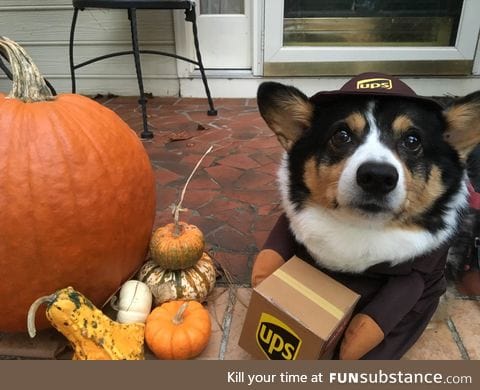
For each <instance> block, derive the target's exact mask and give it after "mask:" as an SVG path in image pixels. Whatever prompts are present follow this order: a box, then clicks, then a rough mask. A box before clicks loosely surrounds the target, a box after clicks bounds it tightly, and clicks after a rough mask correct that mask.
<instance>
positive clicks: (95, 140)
mask: <svg viewBox="0 0 480 390" xmlns="http://www.w3.org/2000/svg"><path fill="white" fill-rule="evenodd" d="M0 51H1V53H2V54H4V55H5V57H6V58H8V60H9V63H10V67H11V70H12V74H13V88H12V92H10V94H9V95H8V97H6V96H4V95H0V189H1V190H0V281H1V282H0V331H7V332H11V331H25V324H26V321H25V319H26V316H27V311H28V308H29V306H30V304H31V303H32V302H33V301H34V300H35V299H36V298H37V297H39V296H44V295H47V294H51V292H52V291H56V290H59V289H62V288H64V287H65V286H70V285H71V286H74V287H75V288H76V289H78V290H80V291H82V293H84V294H85V295H86V296H88V297H89V299H91V301H92V302H93V303H94V304H96V305H98V306H100V305H102V304H103V303H104V302H105V301H106V300H107V299H108V298H109V297H110V296H111V295H112V294H113V293H114V292H115V291H116V290H117V289H118V288H119V287H120V286H121V284H122V283H123V282H124V281H125V280H127V279H129V278H130V277H131V276H132V274H134V273H135V272H136V270H137V269H138V268H139V267H140V266H141V265H142V263H143V262H144V260H145V256H146V254H147V251H148V244H149V240H150V237H151V232H152V227H153V222H154V219H155V199H156V196H155V178H154V175H153V171H152V168H151V164H150V161H149V158H148V155H147V154H146V152H145V149H144V147H143V145H142V143H141V142H140V140H139V139H138V137H137V135H136V134H135V132H133V131H132V130H131V129H130V128H129V127H128V125H127V124H126V123H125V122H124V121H123V120H122V119H121V118H120V117H119V116H118V115H117V114H115V113H114V112H113V111H111V110H109V109H108V108H106V107H104V106H102V105H101V104H99V103H97V102H95V101H93V100H92V99H89V98H87V97H83V96H80V95H75V94H61V95H58V96H52V94H51V93H50V90H49V89H48V87H47V86H46V84H45V82H44V79H43V77H42V76H41V74H40V73H39V71H38V69H37V67H36V66H35V65H34V64H33V62H32V60H31V58H30V57H29V56H28V55H27V54H26V53H25V51H24V50H23V49H22V48H21V47H20V46H19V45H17V44H16V43H15V42H13V41H11V40H9V39H7V38H0ZM132 227H133V228H132ZM37 323H38V327H39V328H44V327H46V326H48V322H47V320H46V318H45V317H44V316H42V318H40V317H39V318H38V319H37Z"/></svg>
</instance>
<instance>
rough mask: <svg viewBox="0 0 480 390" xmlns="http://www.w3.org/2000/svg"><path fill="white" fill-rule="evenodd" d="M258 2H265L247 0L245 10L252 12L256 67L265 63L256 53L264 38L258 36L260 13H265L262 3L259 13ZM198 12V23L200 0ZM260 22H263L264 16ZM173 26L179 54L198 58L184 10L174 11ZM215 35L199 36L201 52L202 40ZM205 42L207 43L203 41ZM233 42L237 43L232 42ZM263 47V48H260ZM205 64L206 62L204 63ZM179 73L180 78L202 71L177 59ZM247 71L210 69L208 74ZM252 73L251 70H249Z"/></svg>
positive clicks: (254, 61)
mask: <svg viewBox="0 0 480 390" xmlns="http://www.w3.org/2000/svg"><path fill="white" fill-rule="evenodd" d="M258 3H263V0H260V1H258V0H245V10H246V11H247V10H248V12H250V14H251V17H250V20H251V26H250V32H251V34H250V39H251V47H252V64H253V65H252V67H253V68H256V67H257V66H259V65H261V66H262V67H263V63H261V62H259V61H258V58H257V55H256V53H258V52H259V48H258V47H257V46H259V45H261V42H262V40H259V39H258V37H257V36H256V34H257V26H258V23H259V21H258V20H257V19H258V18H259V17H260V15H263V4H262V12H261V14H259V13H258ZM196 14H197V25H198V20H199V16H200V7H199V4H198V1H197V2H196ZM260 23H263V18H262V21H261V22H260ZM173 28H174V33H175V50H176V52H177V54H178V55H181V56H184V57H187V58H192V59H196V56H195V47H194V44H193V34H192V24H191V23H189V22H186V21H185V15H184V12H183V11H178V10H177V11H173ZM214 38H215V37H201V36H199V42H200V52H202V41H205V40H207V39H214ZM203 44H205V43H203ZM232 44H235V43H234V42H232ZM260 49H261V48H260ZM204 65H205V64H204ZM177 73H178V77H180V78H188V77H199V75H200V72H198V70H195V66H194V65H193V64H190V63H188V62H185V61H182V60H177ZM241 73H245V72H242V71H236V70H234V71H229V70H223V69H222V70H208V71H207V74H214V75H219V76H227V77H228V76H231V75H232V74H234V75H235V74H241ZM248 73H249V74H251V71H250V70H249V71H248Z"/></svg>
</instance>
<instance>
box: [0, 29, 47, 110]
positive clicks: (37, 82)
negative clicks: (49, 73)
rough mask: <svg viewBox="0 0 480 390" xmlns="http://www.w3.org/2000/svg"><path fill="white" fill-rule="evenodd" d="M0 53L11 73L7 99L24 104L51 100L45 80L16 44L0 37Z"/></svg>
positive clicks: (29, 58)
mask: <svg viewBox="0 0 480 390" xmlns="http://www.w3.org/2000/svg"><path fill="white" fill-rule="evenodd" d="M0 53H2V54H3V55H5V58H7V59H8V62H9V63H10V68H11V71H12V76H13V77H12V78H13V82H12V90H11V91H10V93H9V95H8V97H9V98H14V99H19V100H21V101H23V102H25V103H31V102H43V101H48V100H53V99H54V96H53V95H52V93H51V92H50V89H49V88H48V86H47V84H46V83H45V79H44V78H43V76H42V75H41V74H40V71H39V70H38V68H37V66H36V65H35V64H34V63H33V60H32V58H31V57H30V56H29V55H28V54H27V53H26V51H25V50H24V49H23V48H22V47H21V46H20V45H19V44H18V43H16V42H14V41H12V40H11V39H8V38H6V37H0Z"/></svg>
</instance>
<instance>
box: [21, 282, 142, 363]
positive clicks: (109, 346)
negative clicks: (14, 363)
mask: <svg viewBox="0 0 480 390" xmlns="http://www.w3.org/2000/svg"><path fill="white" fill-rule="evenodd" d="M43 303H47V310H46V315H47V318H48V320H49V321H50V322H51V323H52V325H53V326H54V327H55V328H56V329H57V330H58V331H59V332H60V333H62V334H63V335H64V336H65V337H66V338H67V339H68V341H70V343H71V344H72V347H73V348H74V350H75V354H74V356H73V359H75V360H143V359H144V354H143V343H144V334H145V325H144V324H143V323H132V324H119V323H118V322H115V321H112V320H111V319H110V318H108V317H107V316H105V315H104V314H103V313H102V312H101V311H100V310H99V309H97V308H96V307H95V306H94V305H93V304H92V302H90V300H88V299H87V298H86V297H85V296H84V295H82V294H81V293H79V292H78V291H76V290H74V289H73V288H72V287H67V288H64V289H62V290H59V291H57V292H55V293H54V294H52V295H49V296H46V297H41V298H39V299H37V300H36V301H35V302H34V303H33V304H32V306H31V307H30V310H29V313H28V322H29V326H28V328H29V329H28V330H29V334H30V336H31V337H35V326H34V319H35V312H36V310H37V308H38V307H39V306H40V305H41V304H43Z"/></svg>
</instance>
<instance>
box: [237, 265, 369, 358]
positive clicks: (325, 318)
mask: <svg viewBox="0 0 480 390" xmlns="http://www.w3.org/2000/svg"><path fill="white" fill-rule="evenodd" d="M359 298H360V296H359V295H358V294H356V293H355V292H353V291H352V290H350V289H348V288H347V287H345V286H343V285H342V284H340V283H338V282H337V281H335V280H333V279H332V278H330V277H329V276H327V275H326V274H324V273H323V272H321V271H320V270H318V269H316V268H315V267H312V266H311V265H309V264H308V263H306V262H304V261H303V260H301V259H299V258H298V257H293V258H292V259H290V260H289V261H287V262H286V263H285V264H284V265H283V266H282V267H280V268H279V269H277V270H276V271H275V272H274V273H273V274H272V275H270V276H269V277H267V278H266V279H265V280H264V281H263V282H261V283H260V284H259V285H258V286H257V287H255V288H254V289H253V292H252V298H251V300H250V304H249V306H248V310H247V314H246V317H245V322H244V325H243V329H242V333H241V335H240V339H239V342H238V344H239V345H240V346H241V347H242V348H243V349H245V350H246V351H247V352H249V353H250V354H251V355H252V356H253V357H254V358H256V359H271V360H295V359H330V358H331V357H332V355H333V352H334V349H335V346H336V345H337V343H338V341H339V340H340V338H341V336H342V334H343V332H344V330H345V328H346V326H347V324H348V321H349V320H350V317H351V315H352V312H353V308H354V307H355V305H356V303H357V301H358V299H359Z"/></svg>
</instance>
